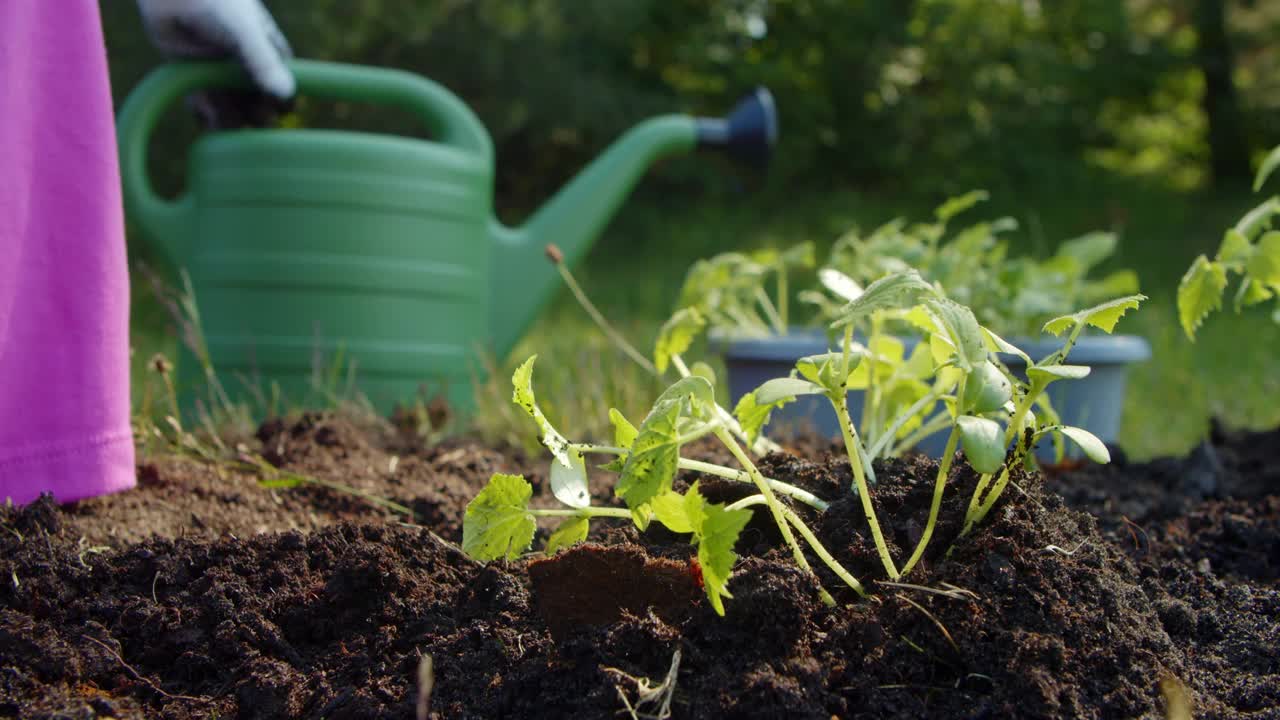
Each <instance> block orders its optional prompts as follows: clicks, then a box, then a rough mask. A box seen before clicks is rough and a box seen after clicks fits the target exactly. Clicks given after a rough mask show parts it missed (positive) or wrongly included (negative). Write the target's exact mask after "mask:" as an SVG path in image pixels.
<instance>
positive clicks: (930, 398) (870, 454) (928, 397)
mask: <svg viewBox="0 0 1280 720" xmlns="http://www.w3.org/2000/svg"><path fill="white" fill-rule="evenodd" d="M937 401H938V393H937V392H935V391H932V390H931V391H929V392H928V393H925V395H924V397H922V398H920V399H919V400H917V401H915V403H914V404H912V406H911V407H909V408H907V409H906V410H904V411H903V412H901V413H899V414H898V417H896V418H894V421H893V424H892V425H890V426H889V427H888V429H886V430H885V432H884V434H883V435H881V436H880V437H879V438H877V439H876V442H875V444H874V445H872V446H871V449H870V450H868V451H867V458H868V459H870V460H875V459H876V458H878V457H880V453H882V452H884V450H885V448H887V447H888V446H889V445H890V443H892V442H893V439H894V437H895V436H897V434H898V430H900V429H901V428H902V426H903V425H906V424H907V421H908V420H910V419H911V418H913V417H915V416H916V414H917V413H919V412H920V411H921V410H923V409H924V408H925V406H926V405H928V404H930V403H934V402H937Z"/></svg>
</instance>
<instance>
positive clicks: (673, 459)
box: [615, 381, 705, 530]
mask: <svg viewBox="0 0 1280 720" xmlns="http://www.w3.org/2000/svg"><path fill="white" fill-rule="evenodd" d="M704 382H705V381H704ZM684 402H685V401H684V400H683V399H681V398H669V399H667V400H662V401H660V402H658V403H657V404H655V405H654V406H653V410H652V411H650V413H649V415H648V417H646V418H645V420H644V422H643V423H641V425H640V430H639V433H638V434H637V435H636V439H635V442H633V443H632V444H631V452H630V453H628V454H627V460H626V462H625V463H623V466H622V473H621V474H620V475H619V476H618V484H617V486H616V488H615V492H616V493H617V495H618V496H619V497H621V498H622V499H623V500H624V501H625V502H626V503H627V507H628V508H630V509H631V515H632V518H633V519H634V520H635V521H636V525H637V526H638V527H639V528H640V529H642V530H643V529H644V528H645V526H646V525H648V522H649V518H648V511H647V509H646V508H644V507H643V506H645V505H647V504H648V502H649V501H650V500H652V499H653V497H654V496H656V495H659V494H661V493H663V492H666V491H668V490H670V489H671V480H672V479H673V478H674V477H675V473H676V464H677V463H678V462H679V459H680V445H679V443H678V442H677V440H678V436H677V430H676V421H677V419H678V418H679V417H680V411H681V405H682V404H684Z"/></svg>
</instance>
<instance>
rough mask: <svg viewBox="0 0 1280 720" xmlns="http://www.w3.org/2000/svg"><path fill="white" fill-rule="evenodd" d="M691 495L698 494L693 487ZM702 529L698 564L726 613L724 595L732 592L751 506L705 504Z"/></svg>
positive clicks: (715, 603)
mask: <svg viewBox="0 0 1280 720" xmlns="http://www.w3.org/2000/svg"><path fill="white" fill-rule="evenodd" d="M689 494H691V495H694V494H696V493H695V492H694V491H693V490H690V492H689ZM702 511H703V514H704V517H703V520H702V523H701V527H700V528H699V529H698V536H699V540H698V564H699V565H701V566H702V585H703V589H704V590H705V591H706V593H707V599H708V600H710V601H711V607H712V608H714V609H715V611H716V614H717V615H724V600H723V598H732V597H733V596H732V595H730V594H729V590H728V585H729V574H730V573H731V572H732V571H733V563H734V562H735V561H736V560H737V559H738V556H737V555H736V554H735V553H734V552H733V547H734V545H736V544H737V542H738V535H739V534H740V533H741V532H742V528H744V527H746V526H747V523H748V522H749V521H750V520H751V511H750V510H748V509H745V508H744V509H738V510H726V509H724V507H722V506H720V505H712V504H705V505H703V506H702Z"/></svg>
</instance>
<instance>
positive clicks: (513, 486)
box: [462, 473, 536, 562]
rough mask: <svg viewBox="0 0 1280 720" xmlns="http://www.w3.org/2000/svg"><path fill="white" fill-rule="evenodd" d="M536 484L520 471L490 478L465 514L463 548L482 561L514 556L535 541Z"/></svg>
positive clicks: (463, 520)
mask: <svg viewBox="0 0 1280 720" xmlns="http://www.w3.org/2000/svg"><path fill="white" fill-rule="evenodd" d="M532 496H533V486H532V485H530V484H529V483H528V481H526V480H525V479H524V478H523V477H522V476H520V475H505V474H503V473H496V474H494V475H493V477H491V478H489V484H488V485H485V486H484V489H483V490H481V491H480V494H479V495H477V496H476V497H475V498H474V499H473V500H472V501H471V502H469V503H467V511H466V514H465V515H463V517H462V550H463V552H465V553H466V554H468V555H470V556H471V557H473V558H475V559H476V560H479V561H481V562H489V561H490V560H497V559H499V558H505V559H507V560H514V559H515V558H517V557H519V556H520V553H522V552H524V551H525V550H527V549H528V548H529V545H531V544H532V543H533V532H534V530H535V529H536V524H535V523H534V520H533V513H531V512H529V498H530V497H532Z"/></svg>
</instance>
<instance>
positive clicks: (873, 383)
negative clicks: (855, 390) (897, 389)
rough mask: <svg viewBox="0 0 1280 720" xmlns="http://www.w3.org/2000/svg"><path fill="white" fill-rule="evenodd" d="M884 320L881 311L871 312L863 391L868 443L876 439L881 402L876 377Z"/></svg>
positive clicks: (864, 433) (864, 428)
mask: <svg viewBox="0 0 1280 720" xmlns="http://www.w3.org/2000/svg"><path fill="white" fill-rule="evenodd" d="M881 326H882V321H881V318H880V313H879V312H878V311H877V312H873V313H871V336H870V337H868V338H867V350H868V352H867V359H866V362H867V389H866V391H865V392H864V393H863V401H862V425H860V426H859V427H861V428H862V435H863V438H864V439H865V440H866V442H868V443H875V441H876V432H877V431H876V425H875V423H874V422H873V420H874V418H875V416H876V411H877V409H878V407H879V404H880V383H879V382H878V379H877V378H876V364H877V363H876V352H875V350H874V349H873V348H875V346H876V340H877V339H878V338H879V337H880V328H881Z"/></svg>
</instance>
